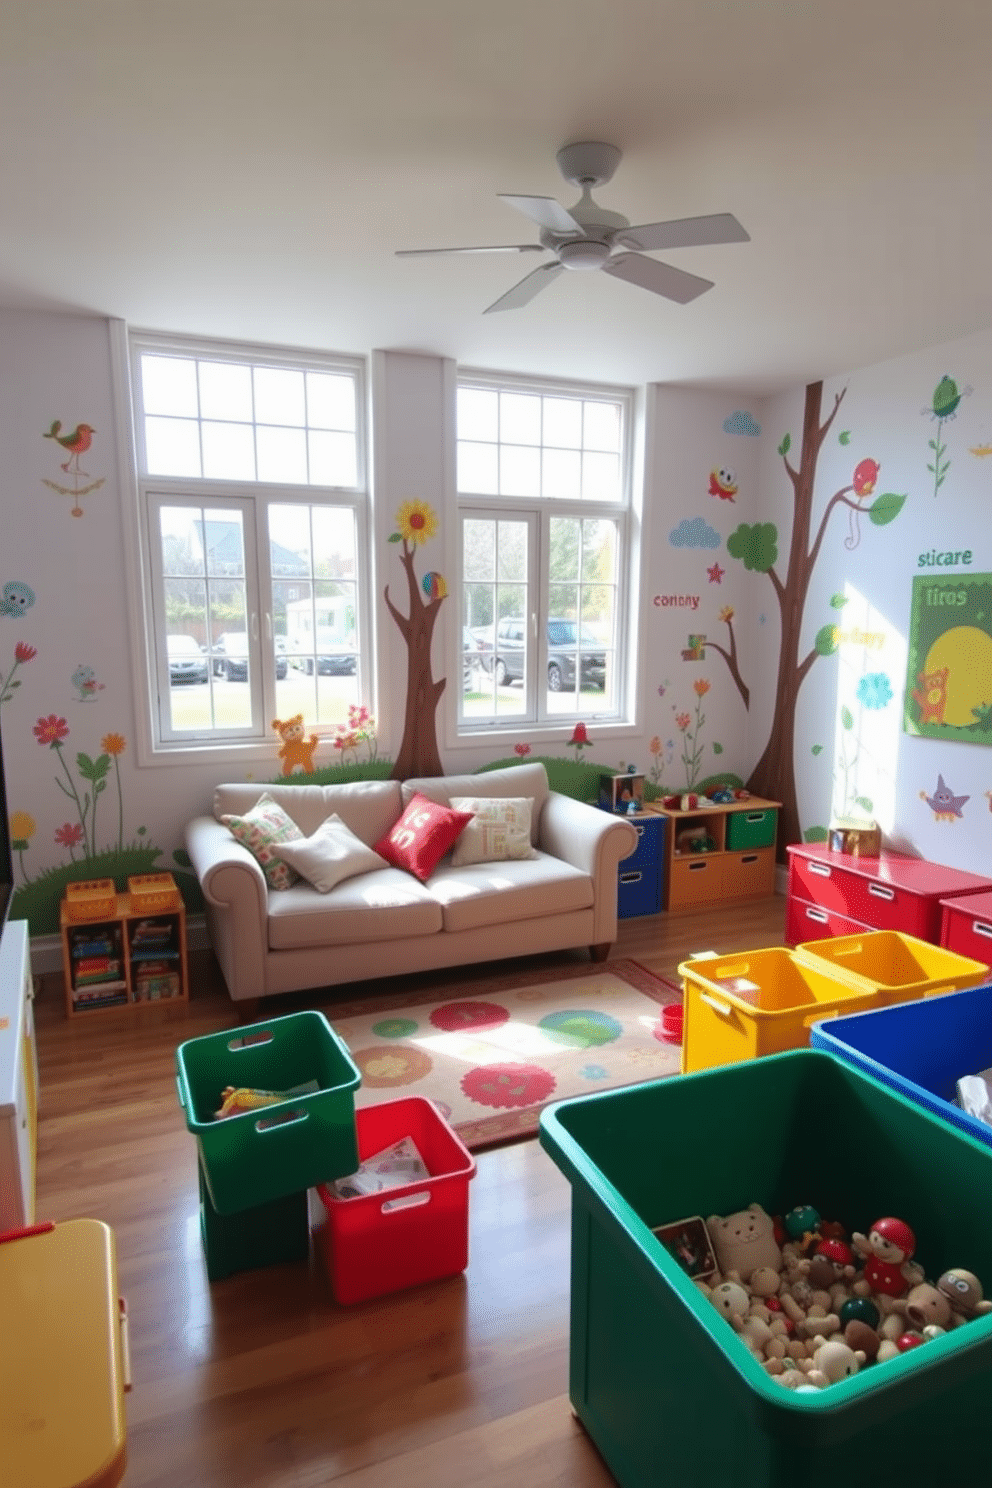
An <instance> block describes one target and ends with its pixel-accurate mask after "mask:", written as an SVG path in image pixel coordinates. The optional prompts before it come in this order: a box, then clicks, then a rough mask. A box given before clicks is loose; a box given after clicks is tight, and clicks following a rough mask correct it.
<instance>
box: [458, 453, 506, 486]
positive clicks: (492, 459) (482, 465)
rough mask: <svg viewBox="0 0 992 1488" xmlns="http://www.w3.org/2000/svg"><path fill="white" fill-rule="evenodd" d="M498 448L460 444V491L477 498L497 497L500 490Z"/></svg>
mask: <svg viewBox="0 0 992 1488" xmlns="http://www.w3.org/2000/svg"><path fill="white" fill-rule="evenodd" d="M498 458H499V453H498V446H496V445H495V444H466V443H465V442H464V441H463V440H459V442H458V475H457V482H458V489H459V491H465V492H470V493H471V494H473V495H476V496H495V495H496V494H497V492H498V490H499V467H498V463H497V462H498Z"/></svg>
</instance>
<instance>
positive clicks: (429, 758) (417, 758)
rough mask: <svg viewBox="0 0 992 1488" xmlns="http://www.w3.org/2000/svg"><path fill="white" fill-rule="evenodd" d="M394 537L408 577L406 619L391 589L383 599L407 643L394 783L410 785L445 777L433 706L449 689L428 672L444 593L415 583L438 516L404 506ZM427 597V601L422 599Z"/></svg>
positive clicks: (427, 581)
mask: <svg viewBox="0 0 992 1488" xmlns="http://www.w3.org/2000/svg"><path fill="white" fill-rule="evenodd" d="M396 527H397V531H396V532H393V533H391V534H390V538H389V541H390V542H391V543H402V544H403V547H402V551H401V553H400V562H401V563H402V564H403V567H404V569H405V571H406V580H407V591H408V602H409V611H410V613H409V615H404V614H403V613H402V612H401V611H400V610H398V609H397V607H396V605H395V604H394V603H393V601H392V600H391V599H390V597H389V585H388V584H387V585H386V587H385V590H384V593H383V597H384V599H385V601H386V608H387V609H388V610H389V613H390V614H391V615H392V617H393V619H394V620H395V621H396V624H397V625H398V626H399V628H400V634H401V635H402V636H403V639H404V640H405V642H406V650H407V682H406V712H405V715H404V720H403V739H402V742H401V743H400V747H399V751H398V753H397V755H396V763H395V765H394V766H393V770H392V778H393V779H394V780H409V779H410V778H412V777H413V776H417V775H443V774H444V766H443V765H442V763H441V755H440V753H439V752H438V747H437V719H436V715H437V705H438V703H439V702H440V700H441V694H442V693H443V692H444V689H445V686H446V685H447V681H446V678H444V677H439V678H438V680H437V681H435V680H434V677H433V674H432V672H431V641H432V639H433V636H434V626H435V623H436V622H437V617H438V612H439V610H440V608H441V605H442V604H443V603H444V601H445V599H446V598H447V594H448V588H447V585H446V584H445V582H444V580H443V578H442V577H441V575H440V574H438V573H429V574H426V575H425V576H424V582H423V587H421V585H420V584H418V582H417V574H416V570H415V569H414V566H413V560H414V557H415V555H416V551H417V548H418V547H420V546H422V544H423V543H425V542H427V541H428V540H429V539H430V538H432V537H433V536H434V534H435V533H436V532H437V527H438V520H437V513H436V512H435V511H434V509H433V508H432V507H430V506H428V505H427V503H426V502H424V501H405V502H404V503H403V505H402V506H401V507H400V509H399V511H398V512H397V513H396ZM425 596H426V597H425Z"/></svg>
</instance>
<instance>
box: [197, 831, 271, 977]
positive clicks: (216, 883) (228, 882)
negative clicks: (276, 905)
mask: <svg viewBox="0 0 992 1488" xmlns="http://www.w3.org/2000/svg"><path fill="white" fill-rule="evenodd" d="M186 850H187V852H188V853H189V859H190V862H191V863H192V865H193V869H194V871H195V873H196V876H197V878H198V879H199V882H200V888H201V889H202V890H203V898H204V902H205V906H206V917H207V924H208V927H209V930H210V941H211V945H212V946H213V949H214V954H215V955H216V957H217V960H218V962H219V964H220V969H221V971H222V972H223V973H224V980H225V982H226V983H227V990H228V992H229V993H230V994H231V997H232V999H233V1000H234V1001H236V1002H240V1001H242V1000H243V999H245V998H249V997H262V996H264V995H265V961H266V957H267V955H268V914H269V900H268V886H267V885H266V882H265V874H264V873H263V872H262V869H261V867H260V865H259V864H258V862H257V861H256V859H255V858H254V857H253V856H252V855H251V853H250V852H249V851H248V849H247V848H246V847H243V846H242V845H241V843H240V842H239V841H238V840H237V838H236V837H234V836H233V834H232V833H231V832H230V831H229V830H228V828H227V827H225V826H224V824H223V822H219V821H217V820H216V819H215V818H214V817H212V816H198V817H194V819H193V820H192V821H191V822H190V823H189V824H188V826H187V828H186Z"/></svg>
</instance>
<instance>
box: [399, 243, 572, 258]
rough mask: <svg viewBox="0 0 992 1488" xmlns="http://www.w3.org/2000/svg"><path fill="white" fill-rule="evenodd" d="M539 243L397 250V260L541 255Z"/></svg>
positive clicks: (541, 250)
mask: <svg viewBox="0 0 992 1488" xmlns="http://www.w3.org/2000/svg"><path fill="white" fill-rule="evenodd" d="M543 252H544V249H543V248H542V247H541V245H540V243H494V244H492V245H491V246H486V247H479V248H397V249H396V250H395V253H396V257H397V258H424V257H426V256H427V255H428V254H431V253H543Z"/></svg>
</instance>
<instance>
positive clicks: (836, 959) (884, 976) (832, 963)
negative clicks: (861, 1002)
mask: <svg viewBox="0 0 992 1488" xmlns="http://www.w3.org/2000/svg"><path fill="white" fill-rule="evenodd" d="M795 954H796V956H797V957H798V959H799V960H801V961H803V962H805V963H806V964H807V965H809V966H816V967H819V968H820V970H821V971H826V972H828V973H829V974H830V975H831V976H834V977H836V978H837V979H838V981H843V982H846V983H847V985H848V986H851V987H856V988H858V989H860V990H861V991H869V992H872V993H873V994H874V1002H873V1004H872V1005H873V1006H874V1007H885V1006H887V1005H889V1004H891V1003H894V1002H909V1001H910V1000H911V999H912V998H915V997H933V996H934V995H935V994H936V993H938V992H961V991H963V990H964V989H965V988H966V987H977V986H978V985H979V984H980V983H982V982H987V981H988V979H989V969H988V967H987V966H986V964H985V962H984V961H973V960H972V959H971V957H970V956H961V955H959V954H958V953H957V952H956V951H949V950H947V949H945V947H944V946H936V945H931V943H930V942H929V941H928V940H919V939H917V937H916V936H915V935H906V934H904V933H903V932H902V931H900V930H869V931H866V932H865V934H864V935H840V936H835V937H834V938H833V939H832V940H831V939H828V940H816V941H812V940H807V941H804V942H803V943H802V944H801V945H797V946H796V948H795Z"/></svg>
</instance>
